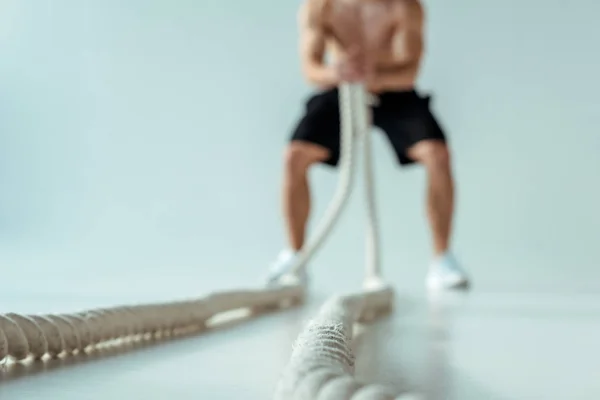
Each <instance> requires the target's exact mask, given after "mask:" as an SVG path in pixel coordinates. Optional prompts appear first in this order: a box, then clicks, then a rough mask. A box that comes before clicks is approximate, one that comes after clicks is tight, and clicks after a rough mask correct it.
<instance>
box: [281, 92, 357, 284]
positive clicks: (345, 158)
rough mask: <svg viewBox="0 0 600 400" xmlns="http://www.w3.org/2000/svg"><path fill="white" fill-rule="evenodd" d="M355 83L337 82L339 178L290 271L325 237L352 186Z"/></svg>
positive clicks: (302, 264)
mask: <svg viewBox="0 0 600 400" xmlns="http://www.w3.org/2000/svg"><path fill="white" fill-rule="evenodd" d="M360 92H361V90H360V86H359V85H349V84H346V85H341V87H340V89H339V102H340V125H341V129H340V131H341V132H340V160H339V168H340V178H339V181H338V185H337V188H336V191H335V194H334V196H333V199H332V200H331V202H330V204H329V206H328V207H327V210H326V211H325V216H324V217H323V218H322V219H321V221H320V222H319V225H318V226H317V228H316V229H315V233H314V234H312V235H311V236H310V238H309V240H308V241H307V243H306V244H305V245H304V246H303V247H302V249H301V250H300V251H299V252H298V257H296V259H295V264H294V266H293V267H292V268H290V274H291V275H296V274H298V273H299V271H300V270H301V269H302V268H305V265H306V263H307V262H308V261H309V260H310V258H311V257H313V255H314V254H315V253H316V252H317V250H319V248H320V247H321V246H322V245H323V244H324V243H325V239H326V238H327V236H328V235H329V233H330V232H331V230H332V229H333V227H334V225H335V223H336V222H337V220H338V218H339V216H340V215H341V213H342V211H343V209H344V207H345V206H346V204H347V203H348V199H349V198H350V194H351V191H352V188H353V185H352V184H353V180H354V175H355V169H356V163H355V162H354V153H355V146H356V142H357V137H356V135H357V134H358V132H357V131H356V130H355V121H354V114H353V112H352V110H353V108H354V107H353V105H352V103H353V102H354V101H356V100H358V99H359V98H358V97H357V94H359V95H360Z"/></svg>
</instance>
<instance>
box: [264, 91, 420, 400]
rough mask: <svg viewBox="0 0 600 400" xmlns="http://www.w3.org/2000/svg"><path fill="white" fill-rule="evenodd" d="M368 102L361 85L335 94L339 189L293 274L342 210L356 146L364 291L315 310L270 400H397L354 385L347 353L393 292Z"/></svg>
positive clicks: (388, 392)
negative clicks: (384, 262)
mask: <svg viewBox="0 0 600 400" xmlns="http://www.w3.org/2000/svg"><path fill="white" fill-rule="evenodd" d="M372 100H373V99H369V97H368V96H367V93H366V91H365V90H364V88H363V87H362V86H361V85H356V84H353V85H350V84H344V85H342V86H341V88H340V98H339V103H340V117H341V120H340V123H341V134H340V137H341V139H340V140H341V149H342V153H341V161H340V166H341V167H340V169H341V171H340V183H339V184H338V188H337V191H336V194H335V196H334V200H333V201H332V203H331V205H330V206H329V208H328V210H327V213H326V215H325V218H324V219H323V221H322V222H321V224H320V225H319V227H318V229H317V233H316V234H315V235H314V236H313V237H312V238H311V241H310V242H309V243H308V245H307V246H306V248H305V249H303V250H302V252H301V257H300V260H298V261H297V264H296V265H295V267H296V268H297V269H296V271H298V270H299V269H300V268H302V267H303V266H304V264H305V263H306V262H307V261H308V259H309V258H310V256H312V255H313V254H314V252H315V251H316V250H317V248H318V246H320V245H322V244H323V241H324V239H325V237H326V235H327V234H328V233H329V232H330V231H331V228H332V227H333V225H334V223H335V221H336V220H337V218H338V217H339V215H340V213H341V211H342V208H343V207H344V205H345V204H346V203H347V200H348V198H349V196H350V192H351V189H352V179H353V177H354V170H355V164H356V163H355V160H354V150H355V144H357V143H359V144H360V143H362V144H363V146H364V157H365V159H364V163H365V165H364V178H365V191H366V209H367V248H366V255H367V260H366V261H367V263H366V264H367V268H366V277H365V285H364V286H365V289H364V290H363V291H362V292H358V293H354V294H349V295H345V296H334V297H332V298H331V299H330V300H328V301H327V302H326V303H325V304H324V305H323V307H322V308H321V309H320V310H319V312H318V313H317V315H316V316H315V318H314V319H313V320H312V321H310V322H309V323H308V324H307V326H306V327H305V328H304V330H303V331H302V332H301V333H300V335H299V336H298V338H297V339H296V342H295V344H294V350H293V352H292V355H291V358H290V362H289V364H288V365H287V366H286V368H285V369H284V371H283V374H282V376H281V379H280V381H279V383H278V385H277V389H276V392H275V397H274V399H275V400H399V399H409V398H413V399H414V398H415V397H412V395H410V394H409V395H404V396H398V393H397V392H396V391H395V390H394V389H391V388H388V387H384V386H381V385H374V384H365V383H360V382H358V381H357V380H356V379H355V377H354V363H355V356H354V353H353V351H352V337H353V332H352V331H353V326H354V323H355V322H360V321H365V322H366V321H370V320H373V319H374V318H376V317H377V316H379V315H381V314H384V313H387V312H389V311H390V310H391V308H392V304H393V298H394V291H393V290H392V288H391V287H389V286H387V285H385V283H384V282H383V280H382V277H381V269H380V263H379V252H380V249H379V228H378V221H377V212H376V205H375V194H374V191H375V188H374V174H373V167H372V160H371V138H370V129H371V117H370V112H369V107H368V106H369V105H370V104H372Z"/></svg>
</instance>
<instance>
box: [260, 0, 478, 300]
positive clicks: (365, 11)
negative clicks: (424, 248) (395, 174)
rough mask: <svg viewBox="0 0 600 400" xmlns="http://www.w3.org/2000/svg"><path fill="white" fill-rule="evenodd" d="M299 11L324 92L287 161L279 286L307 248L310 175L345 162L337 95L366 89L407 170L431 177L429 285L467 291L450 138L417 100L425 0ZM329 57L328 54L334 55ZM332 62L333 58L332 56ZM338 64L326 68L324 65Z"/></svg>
mask: <svg viewBox="0 0 600 400" xmlns="http://www.w3.org/2000/svg"><path fill="white" fill-rule="evenodd" d="M305 1H306V2H305V3H304V4H303V5H302V7H301V9H300V12H299V23H300V28H301V37H300V41H301V58H302V69H303V72H304V75H305V77H306V78H307V79H308V81H309V82H310V83H312V84H314V85H316V86H318V87H319V88H320V89H321V91H320V92H318V93H317V94H315V95H314V96H312V97H311V98H310V99H309V101H308V103H307V104H306V114H305V115H304V116H303V118H302V119H301V120H300V122H299V123H298V125H297V127H296V129H295V132H294V133H293V135H292V138H291V142H290V144H289V146H288V147H287V149H286V152H285V178H284V184H283V210H284V214H285V219H286V223H287V230H288V236H289V248H288V249H286V250H284V251H282V252H281V254H280V255H279V257H278V259H277V260H276V262H275V263H274V265H273V266H272V268H271V270H270V276H269V279H270V281H271V282H273V281H277V280H278V279H279V278H280V277H282V276H284V275H285V274H286V273H288V272H289V269H290V267H291V266H292V264H293V262H294V259H295V256H296V253H297V251H298V250H300V249H301V247H302V246H303V244H304V240H305V229H306V223H307V219H308V217H309V209H310V195H309V185H308V181H307V172H308V169H309V168H310V167H311V166H312V165H314V164H316V163H324V164H327V165H330V166H336V165H337V163H338V159H339V156H340V130H339V129H340V127H339V124H340V117H339V108H338V107H339V104H338V93H337V87H338V86H339V85H340V84H341V83H342V82H362V83H364V85H365V86H366V87H367V89H368V90H369V92H371V93H372V94H374V95H375V96H376V97H377V98H378V104H376V105H375V106H374V107H373V123H374V125H375V126H377V127H379V128H381V129H382V130H383V131H384V132H385V134H386V135H387V136H388V139H389V141H390V143H391V145H392V147H393V148H394V150H395V153H396V156H397V160H398V162H399V163H400V164H401V165H403V166H406V165H410V164H414V163H419V164H421V165H422V166H423V167H424V168H425V169H426V171H427V177H428V189H427V212H428V217H429V222H430V227H431V231H432V237H433V253H434V254H433V260H432V263H431V266H430V270H429V273H428V276H427V279H426V284H427V286H428V287H429V288H431V289H440V288H441V289H443V288H454V287H459V286H464V285H466V284H467V283H468V278H467V276H466V274H465V272H464V271H463V270H462V269H461V268H460V266H459V264H458V263H457V261H456V260H455V258H454V257H453V255H452V253H451V252H450V249H449V241H450V233H451V225H452V214H453V206H454V187H453V179H452V174H451V166H450V156H449V150H448V147H447V145H446V139H445V135H444V133H443V131H442V129H441V128H440V126H439V125H438V123H437V122H436V119H435V118H434V116H433V115H432V113H431V111H430V109H429V98H428V97H422V96H420V95H419V94H417V92H416V91H415V81H416V79H417V75H418V72H419V67H420V62H421V58H422V54H423V26H424V11H423V7H422V5H421V3H420V1H419V0H305ZM328 50H329V51H328ZM326 53H329V54H326ZM326 55H329V56H331V58H332V61H333V62H332V63H327V62H326V61H325V56H326Z"/></svg>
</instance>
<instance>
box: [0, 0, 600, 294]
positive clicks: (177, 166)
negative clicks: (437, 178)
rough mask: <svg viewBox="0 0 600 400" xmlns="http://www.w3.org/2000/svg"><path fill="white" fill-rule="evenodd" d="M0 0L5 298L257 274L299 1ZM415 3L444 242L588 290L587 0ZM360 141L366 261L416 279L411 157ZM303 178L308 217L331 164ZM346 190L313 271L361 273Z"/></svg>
mask: <svg viewBox="0 0 600 400" xmlns="http://www.w3.org/2000/svg"><path fill="white" fill-rule="evenodd" d="M0 5H1V8H2V10H1V12H0V53H1V54H2V56H1V58H0V93H1V96H0V133H1V134H0V184H1V187H2V195H1V196H0V263H1V265H2V267H1V268H2V273H3V281H4V282H10V284H9V285H6V286H8V288H7V289H8V293H6V292H5V293H4V295H3V297H9V296H11V295H12V294H20V295H25V294H27V293H30V292H31V293H37V294H39V293H42V292H43V293H51V294H52V295H58V294H62V295H67V296H68V295H71V294H73V295H78V296H79V295H81V296H83V295H85V296H88V297H89V296H109V295H110V298H111V299H112V300H114V301H121V300H123V299H125V298H132V299H142V298H156V297H157V296H159V297H165V298H172V297H173V296H175V295H179V294H195V293H199V292H204V291H206V290H209V289H216V288H222V287H232V286H239V285H243V284H248V283H250V282H257V281H258V280H259V279H260V277H261V276H262V274H264V271H265V269H266V267H267V265H268V263H269V262H270V261H271V260H272V259H273V258H274V256H275V255H276V253H277V252H278V250H279V249H280V248H281V246H282V245H283V244H284V238H283V235H282V234H283V229H282V223H281V219H280V211H279V184H280V180H281V175H282V174H281V159H282V157H281V153H282V150H283V147H284V145H285V142H286V140H287V138H288V136H289V132H290V129H291V128H292V127H293V125H294V123H295V121H296V119H297V118H298V117H299V115H300V113H301V111H302V107H303V101H304V100H305V97H306V96H307V95H308V94H309V92H310V88H309V87H307V86H306V85H305V83H304V81H303V79H302V78H301V76H300V72H299V66H298V56H297V44H296V43H297V29H296V25H295V22H296V19H295V18H296V7H297V5H298V2H285V1H283V2H282V1H271V0H255V1H251V2H242V3H239V4H238V3H236V5H235V7H234V6H233V5H232V4H229V5H228V6H227V7H226V6H225V5H224V4H223V3H222V2H220V1H214V0H204V1H192V0H178V1H173V2H168V1H158V0H144V1H141V0H129V1H127V2H123V1H116V0H106V1H90V0H77V1H75V0H71V1H69V0H53V1H43V0H36V1H16V0H3V1H2V2H0ZM426 5H427V9H428V12H429V19H428V33H427V42H428V45H427V48H428V51H427V57H426V60H425V63H424V67H423V72H422V75H421V78H420V85H419V86H420V88H421V90H423V91H424V92H431V93H433V94H434V103H433V104H434V107H435V110H436V112H437V114H438V115H439V118H440V120H441V122H442V124H443V125H444V127H445V128H446V130H447V132H448V133H449V135H450V137H451V141H452V148H453V150H454V156H455V157H454V165H455V170H456V175H457V178H458V185H459V186H458V214H457V221H456V236H455V248H456V251H457V253H458V255H459V256H460V258H461V259H462V260H463V262H464V264H465V266H466V267H467V268H468V269H469V270H470V271H472V273H473V275H474V277H475V283H476V285H477V288H478V289H479V290H484V291H501V292H507V291H510V292H515V291H525V292H529V293H537V292H548V291H550V292H555V291H567V292H581V291H595V290H597V289H598V288H600V283H599V282H600V268H598V267H597V262H596V260H597V259H598V258H597V255H598V246H597V242H598V230H599V227H600V213H598V212H597V205H598V204H600V189H599V187H598V178H597V174H598V170H599V167H600V158H599V157H598V156H597V154H598V151H599V150H600V136H599V135H598V130H597V125H596V123H597V116H598V108H599V101H598V99H597V97H596V93H598V89H599V84H598V80H597V79H596V76H595V72H596V71H597V66H598V61H599V59H598V52H597V51H595V50H594V48H595V45H597V38H598V33H599V30H600V28H598V25H597V24H595V22H596V21H595V15H597V13H598V11H600V8H599V6H598V3H597V2H593V1H591V0H583V1H579V2H576V3H572V4H568V5H567V4H566V3H564V2H559V1H533V0H532V1H527V2H522V1H516V0H509V1H503V2H484V1H474V0H473V1H470V0H455V1H451V2H447V1H441V0H429V1H427V2H426ZM226 10H231V11H226ZM374 151H375V154H376V159H377V161H376V172H377V177H378V196H379V204H380V209H381V211H380V212H381V215H382V222H383V241H384V250H385V252H384V257H383V261H384V268H385V271H386V274H387V275H388V276H389V277H390V280H392V281H393V282H394V283H395V284H397V285H398V286H399V287H400V288H402V289H404V290H407V291H411V290H414V291H421V289H422V285H423V277H424V273H425V269H426V266H427V263H428V261H429V251H430V250H429V248H430V243H429V236H428V228H427V225H426V224H425V218H424V215H425V214H424V207H423V205H424V190H425V179H424V178H425V176H424V173H423V171H422V170H421V169H419V168H411V169H406V170H401V169H399V168H398V167H397V166H396V165H395V164H394V159H393V157H392V152H391V150H390V148H389V147H388V146H387V143H386V142H385V138H384V137H383V136H382V135H379V134H376V137H375V148H374ZM311 179H312V182H313V184H314V188H315V190H314V198H315V204H316V205H315V208H314V212H315V214H314V215H315V217H314V218H313V222H314V221H316V219H317V218H318V217H319V216H320V215H321V214H322V212H323V210H324V208H325V206H326V204H327V202H328V201H329V199H330V198H331V195H332V194H333V191H334V188H335V185H336V179H337V174H336V173H335V171H333V170H331V169H326V168H317V169H315V170H314V171H313V173H312V176H311ZM359 189H360V188H359ZM356 194H357V196H356V198H355V199H354V200H353V201H352V204H351V206H350V208H349V209H348V212H347V213H346V214H345V216H344V217H343V219H342V222H341V223H340V225H339V227H338V228H337V229H336V230H335V232H334V235H333V237H332V238H331V240H330V241H329V242H328V244H327V246H326V247H325V248H324V249H323V251H322V252H321V253H319V256H318V258H317V259H316V260H315V261H314V263H313V264H312V269H313V271H314V280H315V282H316V285H318V286H321V287H324V288H335V287H338V286H339V285H342V286H343V287H355V286H357V285H358V284H359V283H360V277H361V273H362V269H361V268H362V257H363V224H364V214H363V210H362V208H361V207H362V205H363V202H362V197H361V196H360V194H361V193H360V191H357V193H356ZM334 280H335V281H334ZM134 281H135V282H136V284H135V285H132V282H134ZM11 293H12V294H11ZM112 300H111V301H112Z"/></svg>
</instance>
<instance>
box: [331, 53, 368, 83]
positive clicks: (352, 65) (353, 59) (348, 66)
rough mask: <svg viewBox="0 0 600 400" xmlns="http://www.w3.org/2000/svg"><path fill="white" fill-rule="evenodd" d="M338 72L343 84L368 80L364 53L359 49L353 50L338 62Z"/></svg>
mask: <svg viewBox="0 0 600 400" xmlns="http://www.w3.org/2000/svg"><path fill="white" fill-rule="evenodd" d="M336 71H337V74H338V78H339V80H340V81H341V82H349V83H356V82H364V81H365V79H366V78H367V68H366V62H365V57H364V53H363V52H361V51H360V50H359V49H358V48H357V47H354V48H351V49H350V50H348V52H346V54H344V55H343V56H342V57H340V59H339V60H338V61H337V64H336Z"/></svg>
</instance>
